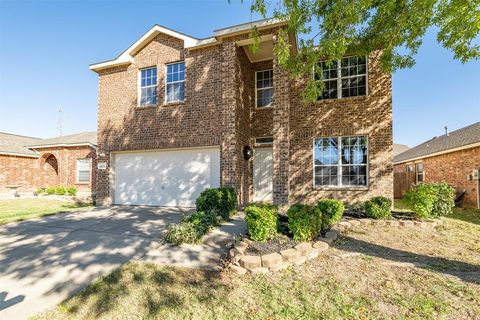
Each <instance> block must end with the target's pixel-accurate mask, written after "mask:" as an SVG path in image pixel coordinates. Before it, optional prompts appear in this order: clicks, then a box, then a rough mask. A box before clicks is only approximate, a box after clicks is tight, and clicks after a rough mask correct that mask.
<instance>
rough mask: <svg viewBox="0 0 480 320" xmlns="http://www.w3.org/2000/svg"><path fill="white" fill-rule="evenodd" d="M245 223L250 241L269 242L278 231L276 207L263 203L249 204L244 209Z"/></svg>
mask: <svg viewBox="0 0 480 320" xmlns="http://www.w3.org/2000/svg"><path fill="white" fill-rule="evenodd" d="M245 221H246V222H247V229H248V234H249V235H250V239H252V240H255V241H266V240H270V239H272V238H274V237H275V236H276V234H277V231H278V207H277V206H275V205H271V204H263V203H252V204H249V205H248V206H247V207H246V208H245Z"/></svg>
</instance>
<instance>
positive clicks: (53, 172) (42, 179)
mask: <svg viewBox="0 0 480 320" xmlns="http://www.w3.org/2000/svg"><path fill="white" fill-rule="evenodd" d="M39 169H40V170H39V177H38V178H39V186H40V187H48V186H55V185H58V184H59V175H58V172H59V161H58V158H57V157H56V156H55V155H54V154H53V153H44V154H43V155H42V156H41V157H40V159H39Z"/></svg>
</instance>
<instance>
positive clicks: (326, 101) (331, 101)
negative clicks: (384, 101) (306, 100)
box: [314, 94, 369, 103]
mask: <svg viewBox="0 0 480 320" xmlns="http://www.w3.org/2000/svg"><path fill="white" fill-rule="evenodd" d="M368 97H369V95H368V94H366V95H364V96H355V97H347V98H332V99H323V100H317V101H315V102H314V103H322V102H325V103H334V102H339V101H356V100H357V101H358V100H365V99H367V98H368Z"/></svg>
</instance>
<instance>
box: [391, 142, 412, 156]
mask: <svg viewBox="0 0 480 320" xmlns="http://www.w3.org/2000/svg"><path fill="white" fill-rule="evenodd" d="M408 149H410V147H409V146H407V145H406V144H398V143H394V144H393V156H394V157H395V156H396V155H398V154H400V153H402V152H405V151H407V150H408Z"/></svg>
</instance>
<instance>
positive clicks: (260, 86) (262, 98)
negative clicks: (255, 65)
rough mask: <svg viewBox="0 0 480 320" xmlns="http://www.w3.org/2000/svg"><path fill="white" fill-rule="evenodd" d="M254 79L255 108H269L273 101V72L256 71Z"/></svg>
mask: <svg viewBox="0 0 480 320" xmlns="http://www.w3.org/2000/svg"><path fill="white" fill-rule="evenodd" d="M255 78H256V79H255V92H256V106H257V108H265V107H270V106H271V105H272V101H273V70H263V71H257V72H256V73H255Z"/></svg>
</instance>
